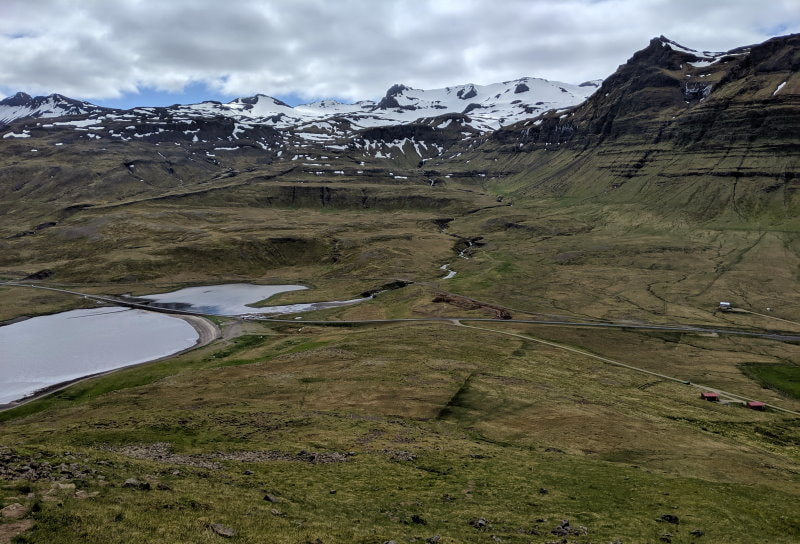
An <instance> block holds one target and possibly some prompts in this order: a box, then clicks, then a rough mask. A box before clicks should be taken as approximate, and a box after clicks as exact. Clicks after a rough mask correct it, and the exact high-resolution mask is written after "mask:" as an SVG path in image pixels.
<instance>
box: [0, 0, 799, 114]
mask: <svg viewBox="0 0 800 544" xmlns="http://www.w3.org/2000/svg"><path fill="white" fill-rule="evenodd" d="M792 32H800V0H769V1H768V2H767V1H765V2H759V1H756V0H741V1H740V0H563V1H557V0H551V1H545V0H327V1H326V0H224V1H221V0H35V1H33V0H0V95H2V94H6V95H7V94H11V93H13V92H16V91H20V90H21V91H25V92H28V93H30V94H50V93H53V92H57V93H61V94H65V95H67V96H71V97H75V98H82V99H87V100H90V101H92V102H95V103H99V104H103V105H114V106H123V107H132V106H135V105H161V104H171V103H175V102H184V103H185V102H196V101H199V100H202V99H218V100H219V99H223V100H228V99H230V98H233V97H236V96H247V95H252V94H255V93H259V92H260V93H264V94H269V95H272V96H276V97H279V98H283V99H285V100H287V101H289V102H290V103H293V104H296V103H298V102H300V101H305V100H310V99H317V98H339V99H344V100H359V99H364V98H377V97H380V96H382V95H383V94H384V93H385V91H386V89H387V88H388V87H389V86H390V85H392V84H394V83H405V84H406V85H410V86H412V87H417V88H437V87H445V86H448V85H457V84H462V83H477V84H487V83H494V82H498V81H505V80H510V79H517V78H520V77H524V76H533V77H543V78H547V79H554V80H559V81H564V82H567V83H581V82H583V81H586V80H590V79H599V78H604V77H606V76H608V75H609V74H610V73H612V72H613V71H614V70H615V69H616V67H617V66H618V65H619V64H621V63H623V62H625V60H627V59H628V58H629V57H630V56H631V55H632V53H633V52H634V51H636V50H638V49H641V48H643V47H645V46H646V45H647V43H648V41H649V40H650V39H651V38H653V37H655V36H658V35H660V34H663V35H665V36H667V37H668V38H671V39H673V40H675V41H677V42H679V43H681V44H683V45H685V46H688V47H692V48H695V49H707V50H727V49H731V48H733V47H737V46H740V45H747V44H752V43H757V42H761V41H763V40H765V39H767V38H769V37H772V36H776V35H781V34H788V33H792Z"/></svg>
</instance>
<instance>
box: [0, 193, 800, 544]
mask: <svg viewBox="0 0 800 544" xmlns="http://www.w3.org/2000/svg"><path fill="white" fill-rule="evenodd" d="M491 183H493V182H491V181H487V182H486V184H487V187H486V188H485V189H481V188H480V187H477V186H476V185H467V184H465V185H461V184H458V183H455V182H452V183H449V184H448V185H447V187H446V188H445V189H444V190H445V191H447V194H448V195H449V197H450V198H451V200H454V201H456V200H458V201H460V202H467V203H468V204H469V205H461V204H457V205H453V206H452V207H450V208H448V209H446V210H443V211H439V210H430V209H420V208H415V207H413V206H410V207H409V206H406V205H405V204H403V205H399V204H397V203H396V205H394V206H395V207H394V208H385V209H380V210H366V211H365V210H361V209H351V208H348V207H347V206H344V207H343V208H336V207H333V208H325V209H320V208H318V207H317V208H315V207H311V206H310V205H309V206H307V207H299V208H290V207H286V206H272V205H265V204H258V203H256V204H253V203H252V202H251V203H249V204H247V205H244V204H243V205H239V204H237V203H236V200H235V199H231V200H228V199H226V198H224V197H223V196H224V194H216V196H207V197H204V200H202V201H198V202H194V203H192V204H191V206H189V205H187V204H186V202H184V201H181V202H172V201H169V200H162V201H154V202H151V201H145V202H140V203H137V204H132V205H130V206H122V207H117V208H108V209H102V210H98V209H95V210H90V211H87V212H85V213H79V214H76V215H74V216H71V217H70V218H68V219H65V220H64V221H63V222H62V223H60V224H59V225H58V226H55V227H52V228H48V229H46V230H44V231H42V232H41V233H38V234H36V235H33V236H26V237H22V238H18V239H14V240H6V241H4V242H3V244H5V246H4V247H5V249H7V252H6V253H5V254H4V257H3V258H2V260H1V261H0V272H1V273H2V275H3V277H6V278H20V277H23V276H24V275H27V274H29V273H32V272H35V271H37V270H41V269H45V268H47V269H52V270H54V271H55V275H54V276H53V277H52V279H51V280H48V282H49V283H53V284H55V283H60V282H64V283H69V285H72V286H74V287H75V288H76V289H77V290H79V291H86V292H93V293H109V294H121V293H127V292H132V293H134V294H144V293H152V292H157V291H165V290H168V289H172V288H175V287H180V286H185V285H198V284H204V283H219V282H239V281H250V282H260V283H303V284H305V285H308V286H309V287H312V289H309V290H307V291H298V292H294V293H287V294H284V295H281V297H279V298H278V297H276V299H275V302H276V303H277V302H292V301H298V302H299V301H313V300H330V299H345V298H352V297H355V296H358V294H359V293H361V292H363V291H365V290H368V289H372V288H376V287H379V286H381V285H383V284H384V283H386V282H389V281H393V280H396V279H403V280H411V281H414V282H415V283H414V284H412V285H410V286H408V287H405V288H402V289H398V290H395V291H390V292H386V293H383V294H381V295H380V296H378V297H377V298H375V299H374V300H371V301H369V302H365V303H362V304H359V305H355V306H350V307H343V308H335V309H329V310H325V311H321V312H317V313H315V314H314V315H313V316H312V315H308V316H305V319H310V318H311V317H320V318H325V319H386V318H404V317H421V316H465V315H472V316H481V317H485V316H486V313H485V312H483V311H482V310H481V309H473V310H464V309H462V308H459V307H457V306H454V305H452V304H448V303H441V302H440V303H434V302H433V299H434V297H435V296H436V295H437V294H440V293H442V292H448V293H456V294H461V295H466V296H469V297H472V298H474V299H478V300H481V301H485V302H489V303H492V304H498V305H501V306H503V307H506V308H508V309H509V311H510V312H511V313H512V314H514V315H515V316H517V317H529V316H531V315H535V314H540V315H543V316H547V317H552V316H558V317H566V318H571V319H579V320H592V319H615V320H629V321H632V322H637V321H653V322H662V323H696V324H705V325H722V326H735V327H748V328H759V327H775V326H776V325H777V326H779V327H780V328H781V329H785V330H788V331H793V330H794V331H795V332H797V331H796V329H797V328H796V326H794V325H792V324H791V323H783V322H781V323H777V322H774V321H771V320H769V319H767V318H764V317H761V316H757V315H751V314H732V313H721V312H717V311H716V310H715V309H716V306H717V304H718V302H719V301H720V300H727V299H733V302H734V303H735V305H737V306H741V307H745V308H750V309H763V308H766V307H771V308H772V312H773V315H776V316H778V317H784V318H787V319H792V318H793V317H794V316H796V315H797V313H798V311H800V293H798V291H797V290H796V279H797V278H796V269H797V264H798V262H800V257H798V254H799V250H800V246H798V237H797V236H796V233H795V232H793V231H790V230H769V229H766V228H761V227H759V226H758V225H756V226H754V225H752V224H745V223H737V224H730V225H727V226H726V228H725V229H723V228H720V227H719V226H714V225H710V224H705V223H698V222H691V221H689V220H685V221H678V220H676V219H675V217H674V216H668V215H659V214H656V213H654V212H653V211H652V210H649V209H646V208H644V207H638V206H636V205H634V204H629V205H625V206H622V205H614V206H612V205H610V204H609V205H606V204H603V205H600V206H597V205H590V204H587V203H580V202H576V201H568V200H559V199H534V198H532V197H530V198H529V197H525V198H523V197H519V198H517V200H516V201H515V202H513V204H512V205H511V206H507V205H505V204H507V203H497V202H496V200H495V198H494V195H493V194H492V192H491V187H490V186H489V185H490V184H491ZM395 189H396V187H395V188H392V193H391V194H392V195H394V196H392V198H395V197H396V195H397V193H396V191H395ZM257 190H258V188H257V187H256V186H254V187H251V188H249V189H248V188H240V189H237V191H242V192H239V193H236V194H237V195H238V196H242V195H247V194H254V193H257V192H258V191H257ZM431 190H434V191H435V190H438V189H437V188H433V189H431ZM482 191H484V192H482ZM223 193H224V192H223ZM387 198H388V197H387ZM459 199H461V200H459ZM389 200H391V199H389ZM442 217H447V218H452V219H453V220H452V221H451V222H450V223H449V225H448V227H447V229H446V230H442V229H441V228H440V226H439V225H438V224H437V223H436V221H435V220H437V219H441V218H442ZM7 223H8V222H6V231H8V232H11V231H12V230H13V229H12V228H11V227H9V226H8V224H7ZM464 237H467V238H477V237H482V239H481V240H480V245H476V246H474V247H473V248H472V249H471V251H470V252H469V256H470V258H469V259H461V258H459V257H458V255H457V253H458V250H457V249H458V248H459V247H463V243H461V245H459V243H460V242H459V240H460V239H461V238H464ZM270 240H271V241H270ZM275 240H279V241H278V242H276V241H275ZM280 240H284V241H280ZM285 240H294V241H293V242H286V241H285ZM297 240H300V242H297ZM231 241H236V244H233V245H231ZM221 249H224V250H225V251H221ZM444 263H449V264H450V265H451V268H452V269H453V270H456V271H457V275H456V276H455V277H454V278H452V279H449V280H442V279H441V278H442V276H444V272H443V271H441V270H440V269H439V267H440V266H441V265H442V264H444ZM764 270H769V271H770V273H769V275H768V276H767V277H765V274H764V273H763V271H764ZM0 300H1V301H2V304H1V305H0V319H11V318H14V317H17V316H20V315H35V314H39V313H46V312H53V311H60V310H63V309H66V308H70V307H75V306H76V305H80V304H85V301H82V300H80V299H77V298H75V299H71V298H68V297H67V296H66V295H60V294H57V293H50V292H39V291H28V290H22V289H19V288H2V289H0ZM486 327H487V328H496V329H498V330H502V331H506V332H513V333H515V334H521V335H527V336H530V337H532V338H541V339H545V340H548V341H553V342H556V343H560V344H563V345H567V346H573V347H578V348H580V349H583V350H586V351H588V352H591V353H595V354H599V355H603V356H606V357H611V358H614V359H617V360H619V361H622V362H625V363H627V364H631V365H634V366H637V367H641V368H646V369H649V370H653V371H656V372H661V373H664V374H668V375H671V376H675V377H677V378H680V379H685V380H691V381H693V382H697V383H703V384H708V385H709V386H712V387H717V388H720V389H724V390H726V391H731V392H733V393H737V394H740V395H743V396H747V397H753V398H759V399H761V400H766V401H768V402H770V403H772V404H776V405H779V406H783V407H786V408H788V409H792V410H795V411H797V410H798V408H800V404H798V401H797V400H796V399H793V398H791V397H788V396H786V395H783V394H782V393H781V392H780V391H773V390H764V389H762V388H761V386H760V384H758V383H757V382H756V381H754V380H752V379H751V378H749V377H748V376H746V375H745V374H744V373H743V372H742V371H741V368H742V367H741V366H740V365H742V364H748V363H759V364H769V365H780V364H786V362H787V361H796V360H797V358H798V356H800V353H798V350H799V349H800V347H798V346H797V345H796V344H792V343H785V342H776V341H769V340H758V339H747V338H742V337H728V336H714V335H706V336H702V335H689V334H678V333H653V332H641V331H639V332H637V331H632V330H596V329H580V328H563V327H548V328H542V327H531V326H521V325H511V324H503V323H500V322H498V323H496V324H495V323H492V324H491V325H487V326H486ZM223 329H224V331H225V339H224V340H220V341H218V342H217V343H214V344H212V345H209V346H206V347H204V348H201V349H199V350H196V351H194V352H191V353H189V354H185V355H182V356H180V357H177V358H173V359H171V360H165V361H160V362H156V363H153V364H149V365H143V366H140V367H136V368H131V369H126V370H122V371H119V372H116V373H113V374H111V375H108V376H105V377H102V378H98V379H95V380H90V381H86V382H83V383H80V384H76V385H74V386H72V387H70V388H68V389H66V390H64V391H62V392H59V393H56V394H53V395H51V396H49V397H47V398H44V399H41V400H39V401H35V402H32V403H30V404H27V405H24V406H22V407H20V408H17V409H15V410H11V411H9V412H4V413H3V414H2V418H0V419H2V423H0V444H2V445H4V446H6V447H9V448H12V449H13V450H15V451H16V452H17V453H18V454H20V455H23V456H26V455H34V454H37V453H41V454H42V455H43V456H44V458H46V459H51V460H53V461H54V462H55V461H61V460H69V457H67V456H66V455H65V452H71V455H73V456H74V457H75V458H76V459H79V460H80V462H81V463H83V464H85V465H87V466H89V467H92V468H93V469H95V470H98V471H99V472H100V473H101V474H102V475H103V476H104V479H97V478H89V479H87V480H78V481H77V485H78V490H81V489H83V490H87V491H98V492H99V495H97V496H96V497H93V498H86V499H80V498H78V497H76V496H75V490H64V491H61V490H56V491H53V492H50V487H51V483H50V482H45V481H38V482H33V483H28V482H25V481H20V480H14V481H6V482H5V483H4V487H3V490H2V495H1V497H2V501H3V504H9V503H12V502H22V503H24V504H26V505H29V506H32V505H34V504H36V505H38V506H37V510H38V511H36V512H33V513H32V514H30V515H31V517H32V519H34V521H35V526H34V528H33V529H32V530H30V531H28V532H26V533H24V534H23V535H20V536H19V537H18V540H19V541H20V542H66V543H69V542H98V543H99V542H102V543H107V542H126V543H127V542H134V543H135V542H152V541H153V540H158V541H163V542H176V543H177V542H214V541H222V537H220V536H218V535H215V534H214V533H213V532H212V531H211V530H210V529H209V528H208V526H209V524H212V523H223V524H225V525H228V526H231V527H233V528H235V529H236V530H237V531H238V535H237V536H236V537H235V538H234V539H233V540H234V541H239V542H263V541H265V540H266V541H271V542H292V543H304V542H309V541H310V542H314V541H315V540H316V539H320V540H321V541H322V542H325V543H329V542H365V543H366V542H370V543H372V542H375V543H382V542H385V541H387V540H392V539H394V540H396V541H398V542H404V541H411V539H413V538H417V539H427V538H429V537H432V536H434V535H436V534H439V535H441V536H442V540H441V542H491V541H492V537H493V536H495V537H498V538H501V539H503V541H506V542H542V543H544V542H551V541H560V540H561V538H563V537H562V536H559V535H554V534H551V531H552V530H553V529H554V528H555V527H556V526H557V525H558V524H559V523H560V522H561V520H563V519H569V520H570V523H571V524H572V526H579V525H581V526H586V527H587V528H588V534H586V535H578V534H575V535H570V536H567V537H566V538H568V539H569V540H574V541H578V542H611V541H614V540H618V539H619V540H621V541H622V542H655V541H658V540H659V538H660V537H661V536H662V535H663V534H666V533H670V534H672V535H673V536H672V541H673V542H676V543H677V542H692V541H696V539H695V538H694V537H693V536H692V535H691V534H690V531H692V530H695V529H700V530H703V531H705V532H706V535H707V536H706V537H704V538H707V539H709V540H711V539H712V538H713V540H714V541H716V542H732V543H735V542H753V541H768V542H795V541H797V539H798V538H799V537H800V528H799V527H798V524H797V517H796V514H795V512H794V509H793V507H792V506H793V504H794V503H796V502H797V498H798V494H800V485H798V471H797V461H798V455H799V454H800V453H799V452H798V449H797V444H798V440H799V439H800V437H799V436H798V432H797V419H796V418H794V417H791V416H790V415H786V414H781V413H778V412H775V411H767V412H764V413H760V412H755V411H752V410H747V409H745V408H744V407H742V406H739V405H732V404H731V405H716V404H712V403H708V402H704V401H701V400H700V399H699V398H698V391H697V390H696V389H695V388H691V387H688V386H685V385H682V384H678V383H671V382H667V381H663V380H658V379H654V378H653V377H650V376H647V375H644V374H640V373H637V372H635V371H632V370H626V369H622V368H619V367H614V366H612V365H607V364H604V363H602V362H599V361H597V360H594V359H591V358H588V357H583V356H580V355H577V354H575V353H570V352H566V351H563V350H559V349H558V348H554V347H551V346H545V345H542V344H538V343H536V342H535V341H532V340H531V341H526V340H524V339H521V338H517V337H509V336H506V335H503V334H497V333H493V332H491V331H477V330H474V329H468V328H464V327H457V326H454V325H451V324H445V323H438V324H434V323H429V324H407V323H405V324H386V325H380V326H379V325H370V326H356V327H347V328H323V327H315V326H313V325H307V324H303V323H302V321H299V322H297V323H292V324H283V325H264V324H259V323H236V322H225V323H223ZM158 443H168V444H169V445H170V447H171V448H172V452H173V454H174V455H175V456H178V457H170V458H167V459H161V460H159V459H157V458H155V457H154V458H140V457H136V456H132V455H130V451H131V449H130V448H131V447H134V446H135V447H140V446H141V447H151V446H152V445H153V444H158ZM265 451H277V452H281V455H283V456H284V457H282V458H281V459H282V460H268V461H260V462H253V461H250V462H244V461H235V460H226V459H221V458H220V457H219V455H220V454H219V453H217V452H222V453H223V454H231V453H233V454H237V452H238V453H241V452H251V453H252V452H265ZM301 451H306V452H322V453H325V452H328V453H330V452H338V453H343V454H344V453H347V452H354V453H355V455H353V456H349V457H347V458H348V460H347V461H346V462H336V463H317V464H314V463H309V462H307V461H304V460H301V459H299V458H296V456H297V455H298V453H299V452H301ZM126 452H127V453H126ZM180 456H183V457H180ZM187 456H189V457H188V458H189V459H194V460H197V459H200V460H203V461H204V462H216V463H219V464H220V468H201V467H198V466H193V465H191V464H189V465H187V464H185V462H184V463H182V462H176V460H180V459H184V461H185V459H186V458H187ZM191 456H195V457H191ZM245 471H252V473H253V474H245ZM176 472H177V474H176ZM130 477H137V478H139V479H140V480H146V481H149V482H151V483H152V489H151V490H150V491H140V490H136V489H132V488H128V487H122V483H123V482H124V481H125V480H126V479H127V478H130ZM158 483H161V484H163V485H165V486H167V487H169V488H170V489H168V490H159V489H157V484H158ZM23 485H29V486H30V487H31V490H30V491H26V492H25V493H23V492H22V491H21V490H20V489H21V487H20V486H23ZM540 488H544V489H546V490H547V493H542V492H540ZM332 490H335V491H336V493H331V491H332ZM29 492H30V493H33V494H34V495H33V496H32V497H30V498H28V496H27V493H29ZM48 493H50V494H48ZM267 493H269V494H270V495H273V496H274V497H276V498H277V499H278V502H276V503H268V502H265V501H264V500H263V497H264V495H265V494H267ZM272 510H276V512H277V513H273V512H272ZM664 514H674V515H677V516H678V517H679V519H680V524H678V525H673V524H669V523H665V522H659V521H657V519H658V518H660V517H661V516H662V515H664ZM415 516H417V517H415ZM477 518H485V519H486V520H488V522H489V524H488V527H487V528H485V529H483V530H479V529H475V528H474V527H472V526H471V525H470V524H469V522H470V521H471V520H474V519H477ZM415 520H416V521H415ZM420 520H423V521H424V522H425V523H421V521H420ZM540 520H543V521H540ZM418 541H420V540H418Z"/></svg>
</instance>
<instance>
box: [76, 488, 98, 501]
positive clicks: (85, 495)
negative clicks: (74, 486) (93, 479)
mask: <svg viewBox="0 0 800 544" xmlns="http://www.w3.org/2000/svg"><path fill="white" fill-rule="evenodd" d="M99 494H100V492H99V491H84V490H83V489H81V490H80V491H76V492H75V498H76V499H79V500H83V499H91V498H92V497H96V496H98V495H99Z"/></svg>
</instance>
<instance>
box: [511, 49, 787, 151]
mask: <svg viewBox="0 0 800 544" xmlns="http://www.w3.org/2000/svg"><path fill="white" fill-rule="evenodd" d="M671 44H673V42H670V41H669V40H667V39H666V38H664V37H660V38H654V39H653V40H651V42H650V44H649V45H648V46H647V47H646V48H644V49H642V50H641V51H638V52H637V53H635V54H634V55H633V56H632V57H631V58H630V59H629V60H628V62H626V63H625V64H623V65H622V66H620V67H619V68H618V69H617V71H616V72H615V73H614V74H612V75H611V76H610V77H609V78H607V79H606V80H605V81H604V82H603V85H602V86H601V87H600V89H599V90H598V91H597V92H596V93H595V94H594V95H592V96H591V97H590V98H589V99H588V100H587V101H586V102H584V103H583V104H581V105H580V106H577V107H576V108H574V109H573V110H572V111H570V112H568V113H567V114H566V115H565V114H564V113H563V112H560V113H559V114H555V113H552V114H549V115H547V116H546V117H544V118H543V119H540V120H538V121H525V122H522V123H517V124H516V125H512V126H510V127H507V128H505V129H502V130H500V131H498V132H497V134H496V135H495V139H496V140H497V141H498V142H502V143H517V144H518V143H522V144H523V145H532V146H547V145H553V144H554V143H558V144H559V145H563V144H566V145H569V146H572V147H575V148H587V147H591V146H593V145H599V144H601V143H602V142H604V141H605V140H616V139H622V138H624V139H625V140H630V139H635V140H637V141H640V142H648V143H658V142H660V141H663V140H664V138H667V139H671V140H672V141H674V143H676V144H680V145H685V144H687V143H701V140H703V141H705V142H706V143H710V142H711V141H713V140H714V137H715V136H721V135H714V134H713V128H714V125H718V124H719V126H725V127H726V130H730V129H731V128H733V129H735V130H734V132H739V133H741V135H744V132H747V138H749V139H750V140H752V139H753V138H754V137H755V138H760V137H768V136H772V134H771V133H770V134H767V133H766V132H764V131H760V127H762V128H764V129H765V130H766V129H767V127H770V128H769V129H770V130H772V129H774V128H775V126H776V125H787V123H781V122H777V120H776V122H772V120H769V119H770V118H771V117H773V116H783V117H785V116H786V115H787V113H788V115H789V117H791V118H793V122H794V121H795V120H796V119H794V116H795V113H793V112H787V111H785V110H784V109H781V110H779V109H778V108H776V107H775V106H777V105H779V104H788V103H792V102H793V101H794V100H795V99H796V98H797V95H796V94H795V92H794V90H793V88H791V86H790V87H789V88H787V89H785V90H784V92H783V93H782V94H781V95H780V96H774V95H773V94H772V92H773V91H774V90H775V89H776V88H777V85H779V84H780V82H779V81H777V79H776V78H780V77H782V75H785V76H786V78H785V79H788V78H789V77H790V76H791V75H792V73H794V72H797V70H798V68H800V35H790V36H784V37H779V38H773V39H771V40H768V41H766V42H764V43H762V44H760V45H756V46H753V47H751V48H739V49H735V50H732V51H730V52H728V53H727V54H725V53H721V54H715V55H716V56H715V57H714V58H713V59H711V60H713V62H709V60H706V59H709V57H707V56H705V54H704V53H700V52H697V53H691V52H687V51H683V50H678V49H673V48H672V47H670V45H671ZM767 91H769V92H767ZM739 103H746V104H745V105H746V107H747V109H748V110H750V111H749V112H748V113H746V114H745V113H744V112H742V111H740V110H739V109H738V108H737V107H735V106H737V105H740V104H739ZM758 108H760V109H762V110H764V111H760V112H756V111H755V110H756V109H758ZM718 116H721V117H718ZM728 117H730V118H728ZM754 117H756V118H759V119H762V120H763V122H758V123H756V126H754V125H753V123H752V122H739V121H743V120H745V118H747V119H751V118H754ZM768 120H769V122H767V121H768ZM737 124H738V125H737ZM736 126H738V128H736ZM795 126H796V125H795ZM753 129H756V133H755V134H754V133H753V132H752V131H753ZM710 132H711V133H710ZM698 134H702V135H703V138H698V137H697V135H698ZM708 136H712V138H711V140H708V139H707V137H708ZM730 136H731V133H730V132H728V133H726V135H725V138H726V139H729V138H730Z"/></svg>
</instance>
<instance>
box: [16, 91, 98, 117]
mask: <svg viewBox="0 0 800 544" xmlns="http://www.w3.org/2000/svg"><path fill="white" fill-rule="evenodd" d="M104 110H106V108H103V107H100V106H95V105H94V104H91V103H89V102H84V101H81V100H74V99H72V98H67V97H66V96H62V95H60V94H51V95H49V96H37V97H35V98H34V97H32V96H30V95H29V94H26V93H17V94H15V95H14V96H9V97H8V98H5V99H3V100H0V125H3V124H8V123H11V122H12V121H14V120H16V119H23V118H25V117H67V116H73V115H84V114H87V113H97V112H101V111H104Z"/></svg>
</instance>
